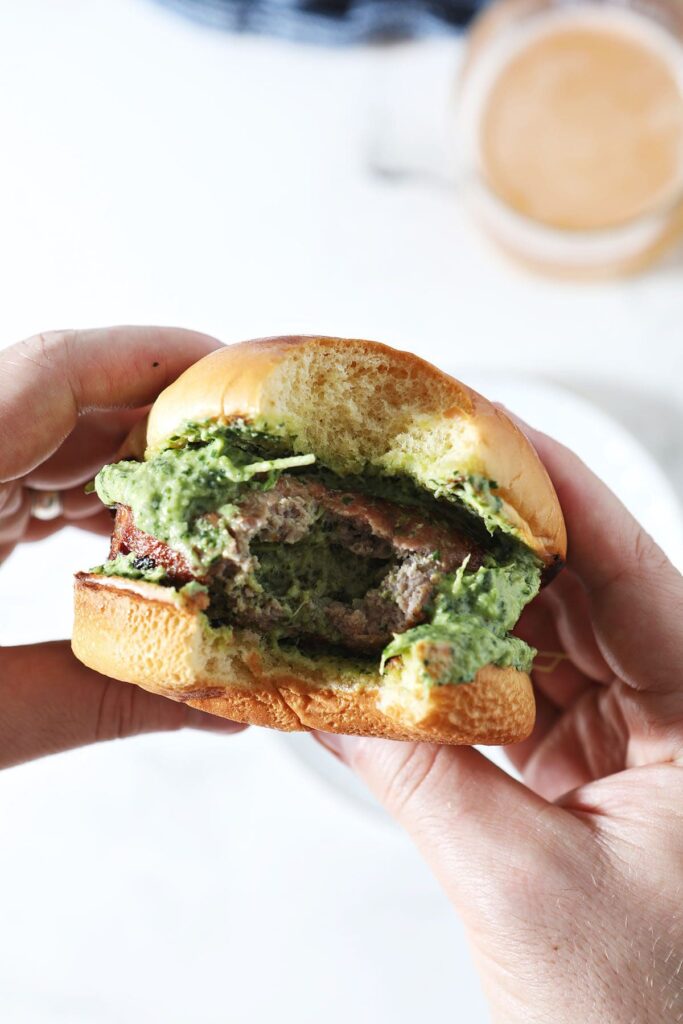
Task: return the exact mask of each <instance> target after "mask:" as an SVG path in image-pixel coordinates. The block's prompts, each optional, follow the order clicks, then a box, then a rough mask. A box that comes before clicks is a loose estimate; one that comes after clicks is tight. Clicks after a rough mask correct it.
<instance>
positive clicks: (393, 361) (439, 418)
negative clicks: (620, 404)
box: [147, 337, 567, 565]
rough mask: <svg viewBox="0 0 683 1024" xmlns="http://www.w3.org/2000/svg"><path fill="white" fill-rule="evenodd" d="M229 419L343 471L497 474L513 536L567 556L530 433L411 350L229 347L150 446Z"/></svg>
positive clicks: (178, 389)
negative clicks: (190, 426) (185, 429)
mask: <svg viewBox="0 0 683 1024" xmlns="http://www.w3.org/2000/svg"><path fill="white" fill-rule="evenodd" d="M236 417H243V418H245V419H247V420H250V421H253V422H256V423H260V424H262V425H265V426H271V427H275V426H276V425H277V424H280V425H281V426H282V425H284V426H285V427H286V428H288V432H289V433H290V434H291V435H293V436H294V437H295V438H296V448H297V450H301V451H304V450H305V451H313V452H314V453H315V454H316V455H317V456H318V457H319V458H320V459H321V460H322V461H323V462H328V463H329V464H332V465H335V464H336V465H344V466H346V467H347V468H348V469H349V471H353V470H354V469H355V470H359V469H361V468H362V465H363V463H364V462H365V461H369V462H371V463H373V464H374V465H376V466H380V467H381V466H386V465H387V464H388V462H387V460H388V459H391V460H392V462H391V465H392V466H393V467H394V468H396V467H397V465H399V466H400V468H401V469H402V470H403V471H405V472H408V473H409V474H411V475H414V476H416V475H417V476H418V477H419V471H420V467H421V466H423V467H426V468H425V469H424V473H425V476H429V477H430V479H437V480H440V481H443V482H444V483H447V482H448V481H450V480H452V478H453V475H454V474H457V473H461V474H471V473H476V474H478V475H481V476H483V477H486V478H487V479H490V480H495V481H496V484H497V488H496V490H495V494H496V496H498V497H499V498H500V499H502V502H503V505H502V514H503V515H504V516H505V518H506V519H507V520H508V521H509V522H511V523H512V525H513V526H514V527H515V529H516V532H517V534H518V536H519V537H520V539H521V540H523V541H524V543H526V544H527V545H528V546H529V547H530V548H531V549H532V550H533V551H535V552H536V554H537V555H538V556H539V558H541V559H542V561H543V562H544V563H545V564H546V565H552V564H553V563H558V562H559V563H561V562H562V561H564V559H565V557H566V546H567V535H566V530H565V525H564V519H563V516H562V511H561V509H560V506H559V502H558V500H557V495H556V494H555V490H554V488H553V485H552V483H551V481H550V479H549V477H548V474H547V473H546V471H545V468H544V466H543V464H542V463H541V461H540V459H539V457H538V455H537V454H536V451H535V450H534V448H533V447H532V445H531V443H530V442H529V441H528V439H527V438H526V437H525V436H524V434H523V433H522V432H521V431H520V430H519V429H518V428H517V426H516V425H515V424H514V423H512V421H511V420H510V419H509V418H508V417H507V416H506V415H505V413H504V412H502V411H501V410H500V409H498V408H497V407H496V406H494V405H492V404H491V402H489V401H488V400H487V399H486V398H483V397H482V396H481V395H480V394H478V393H477V392H476V391H473V390H472V389H471V388H468V387H467V386H466V385H465V384H461V383H460V382H459V381H457V380H455V379H454V378H453V377H450V376H449V375H448V374H446V373H444V372H442V371H441V370H439V369H437V368H436V367H434V366H432V365H431V364H430V363H427V362H425V361H424V360H423V359H420V358H419V357H418V356H415V355H413V354H412V353H410V352H400V351H397V350H396V349H393V348H389V347H388V346H386V345H380V344H379V343H377V342H371V341H362V340H357V339H344V338H325V337H285V338H264V339H258V340H256V341H245V342H242V343H240V344H238V345H230V346H228V347H226V348H223V349H219V350H218V351H216V352H213V353H212V354H211V355H209V356H206V357H205V358H204V359H201V360H200V361H199V362H198V363H195V364H194V366H191V367H190V368H189V369H188V370H186V371H185V373H184V374H182V376H181V377H179V378H178V380H177V381H176V382H175V383H174V384H172V385H171V386H170V387H168V388H167V389H166V390H165V391H164V392H163V393H162V394H161V395H160V396H159V398H158V399H157V401H156V402H155V404H154V407H153V408H152V411H151V414H150V418H149V424H148V433H147V443H148V446H149V447H150V448H154V447H156V446H157V445H159V444H161V443H163V442H164V441H165V440H166V439H167V438H168V437H169V436H171V435H172V434H173V433H174V432H175V431H177V430H179V429H181V428H182V425H183V424H184V423H185V422H187V421H195V422H200V421H202V420H212V419H215V420H227V421H229V420H231V419H235V418H236ZM397 460H399V461H398V462H397Z"/></svg>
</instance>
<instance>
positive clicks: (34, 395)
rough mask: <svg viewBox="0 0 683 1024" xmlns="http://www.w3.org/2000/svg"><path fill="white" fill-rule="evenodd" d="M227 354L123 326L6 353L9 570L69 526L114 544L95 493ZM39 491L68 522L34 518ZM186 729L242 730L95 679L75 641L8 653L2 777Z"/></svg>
mask: <svg viewBox="0 0 683 1024" xmlns="http://www.w3.org/2000/svg"><path fill="white" fill-rule="evenodd" d="M218 347H219V342H217V341H216V340H215V339H213V338H209V337H207V336H206V335H203V334H197V333H194V332H192V331H183V330H177V329H169V328H160V327H115V328H108V329H104V330H93V331H59V332H53V333H50V334H41V335H37V336H36V337H34V338H29V339H28V340H27V341H23V342H20V343H19V344H18V345H14V346H12V347H11V348H8V349H5V351H3V352H1V353H0V562H2V561H4V559H6V558H7V556H8V555H9V554H10V552H11V551H12V550H13V549H14V548H15V547H16V546H17V544H20V543H21V542H22V541H34V540H39V539H40V538H42V537H45V536H47V535H48V534H50V533H54V532H55V531H56V530H59V529H61V528H62V527H63V526H66V525H76V526H81V527H83V528H85V529H88V530H94V531H96V532H98V533H102V534H104V535H107V536H108V535H109V534H110V533H111V518H110V516H109V513H108V512H107V511H106V510H105V509H103V508H102V506H101V504H100V502H99V499H98V498H97V497H96V495H94V494H90V495H86V494H85V493H84V490H83V488H84V484H85V483H86V482H87V481H88V480H90V479H91V478H92V477H93V476H94V474H95V473H96V472H97V471H98V469H99V468H100V467H101V466H102V465H103V463H105V462H107V461H111V459H112V458H113V457H114V455H115V454H116V452H117V450H118V448H119V446H120V445H121V443H122V442H123V440H124V438H125V437H126V435H127V434H128V432H129V431H130V429H131V428H132V427H133V426H134V424H135V423H136V422H138V421H140V420H141V419H142V418H143V417H144V415H145V414H146V411H147V408H148V406H149V403H150V402H152V401H153V400H154V398H156V396H157V394H158V393H159V391H161V390H162V388H164V387H166V385H167V384H170V383H171V381H173V380H175V378H176V377H177V376H178V375H179V374H180V373H182V371H183V370H184V369H185V368H186V367H187V366H189V365H190V364H191V363H193V362H195V361H196V360H197V359H200V358H201V357H202V356H204V355H206V354H207V353H208V352H211V351H212V350H213V349H215V348H218ZM33 491H58V492H59V494H60V497H61V500H62V505H63V509H64V514H63V515H62V516H61V517H60V518H58V519H55V520H53V521H51V522H41V521H39V520H37V519H35V518H32V517H31V500H32V492H33ZM47 571H49V570H48V569H47V567H46V572H47ZM35 586H36V588H38V589H39V588H40V587H41V581H40V579H36V581H35ZM0 587H2V575H1V572H0ZM8 599H11V595H7V594H3V600H8ZM186 725H192V726H196V727H199V728H210V729H213V730H219V731H222V732H230V731H232V732H234V731H236V730H237V729H238V728H239V726H236V725H234V724H233V723H232V722H226V721H224V720H222V719H219V718H215V717H213V716H211V715H207V714H204V713H203V712H201V711H196V710H193V709H192V708H188V707H186V706H185V705H183V704H177V703H175V702H173V701H169V700H166V699H165V698H163V697H158V696H156V695H154V694H151V693H147V692H146V691H144V690H141V689H139V687H137V686H130V685H129V684H127V683H120V682H117V681H116V680H113V679H106V678H105V677H104V676H101V675H98V674H97V673H96V672H92V671H91V670H90V669H88V668H86V667H85V666H84V665H81V663H80V662H78V661H77V660H76V658H75V657H74V656H73V654H72V653H71V648H70V646H69V644H68V642H66V641H61V642H54V643H41V644H31V645H25V646H19V647H3V648H0V768H4V767H7V766H9V765H13V764H18V763H20V762H22V761H28V760H30V759H32V758H34V757H40V756H41V755H43V754H51V753H56V752H57V751H60V750H67V749H68V748H70V747H77V746H81V745H82V744H85V743H91V742H94V741H96V740H108V739H114V738H117V737H123V736H133V735H137V734H138V733H142V732H152V731H156V730H166V729H180V728H182V727H183V726H186Z"/></svg>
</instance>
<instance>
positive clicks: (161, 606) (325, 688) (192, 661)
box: [72, 573, 535, 744]
mask: <svg viewBox="0 0 683 1024" xmlns="http://www.w3.org/2000/svg"><path fill="white" fill-rule="evenodd" d="M75 599H76V616H75V624H74V635H73V641H72V645H73V650H74V653H75V655H76V657H77V658H79V659H80V660H81V661H82V662H83V663H84V664H86V665H89V666H90V668H93V669H95V670H96V671H98V672H102V673H103V674H104V675H108V676H112V677H113V678H114V679H121V680H123V681H125V682H130V683H136V684H137V685H138V686H142V687H144V688H145V689H147V690H151V691H152V692H155V693H160V694H162V695H163V696H165V697H171V698H172V699H173V700H178V701H183V702H185V703H187V704H189V705H191V706H192V707H196V708H200V709H201V710H202V711H208V712H210V713H211V714H214V715H221V716H223V717H225V718H230V719H232V720H233V721H237V722H247V723H250V724H253V725H264V726H269V727H271V728H275V729H282V730H285V731H288V732H291V731H307V730H309V729H321V730H324V731H326V732H337V733H351V734H355V735H365V736H382V737H385V738H388V739H397V740H423V741H424V740H426V741H430V742H435V743H448V744H470V743H481V744H502V743H516V742H518V741H520V740H522V739H524V738H525V737H526V736H528V734H529V733H530V731H531V729H532V727H533V723H534V714H535V707H534V697H533V692H532V688H531V682H530V680H529V677H528V676H527V675H525V674H524V673H523V672H518V671H516V670H515V669H512V668H496V667H495V666H493V665H488V666H486V667H484V668H482V669H480V670H479V672H478V673H477V676H476V678H475V679H474V681H473V682H471V683H461V684H455V685H448V686H434V687H429V688H427V687H423V688H422V690H421V692H416V691H415V690H414V688H413V689H411V690H409V691H406V688H405V685H404V681H403V680H402V679H401V677H400V676H398V675H395V676H394V678H393V679H392V678H387V677H380V676H379V674H377V673H372V674H367V673H366V674H363V673H361V672H359V671H356V672H355V674H354V672H353V671H352V670H346V671H342V672H340V671H339V669H338V668H337V669H335V667H334V666H333V665H332V664H331V663H326V662H325V661H324V659H320V660H316V661H315V662H313V661H308V660H304V659H297V660H296V662H294V661H292V662H289V663H287V662H286V661H285V660H284V657H280V658H279V659H277V660H276V659H275V658H274V657H273V655H272V654H270V653H269V651H268V650H267V648H265V647H262V646H261V645H260V644H259V642H258V638H257V637H255V636H254V635H253V634H251V633H247V632H246V631H238V630H235V631H232V632H231V631H228V630H213V629H211V627H210V626H209V625H208V623H207V621H206V619H205V617H204V615H203V614H202V612H201V610H200V607H199V606H200V604H201V600H200V599H199V600H192V599H191V598H184V597H183V595H182V594H176V592H175V591H173V590H170V589H169V588H166V587H160V586H157V585H156V584H153V583H146V582H142V581H140V582H138V581H132V580H126V579H122V578H120V577H104V576H96V575H89V574H85V573H81V574H79V575H78V576H77V578H76V587H75ZM406 692H407V693H408V696H407V697H406Z"/></svg>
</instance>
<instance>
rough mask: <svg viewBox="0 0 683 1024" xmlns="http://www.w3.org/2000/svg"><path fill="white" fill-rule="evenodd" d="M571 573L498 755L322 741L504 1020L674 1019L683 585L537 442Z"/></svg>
mask: <svg viewBox="0 0 683 1024" xmlns="http://www.w3.org/2000/svg"><path fill="white" fill-rule="evenodd" d="M528 434H529V436H530V437H531V440H532V441H533V443H534V444H535V446H536V448H537V449H538V452H539V454H540V455H541V457H542V459H543V460H544V462H545V464H546V466H547V468H548V471H549V472H550V475H551V477H552V479H553V482H554V484H555V487H556V489H557V493H558V496H559V498H560V502H561V505H562V508H563V510H564V513H565V517H566V520H567V526H568V531H569V565H568V569H567V570H566V571H565V572H564V573H562V574H561V575H560V576H559V577H558V579H557V580H556V581H555V582H554V583H553V584H552V585H551V586H550V587H549V588H548V589H547V590H544V591H543V592H542V593H541V595H540V596H539V598H538V599H537V600H536V601H535V602H534V603H533V604H532V605H531V606H530V607H529V608H528V609H527V610H526V611H525V614H524V616H523V618H522V621H521V623H520V628H519V632H520V635H522V636H523V637H524V638H525V639H527V640H529V642H531V643H532V644H533V645H534V646H536V647H537V648H539V650H541V651H558V650H560V651H562V650H563V651H565V652H566V653H567V655H568V656H569V657H568V659H567V660H564V661H561V662H560V663H559V664H558V665H557V667H556V668H555V670H554V671H552V672H549V673H541V672H534V674H533V675H534V684H535V689H536V697H537V703H538V719H537V723H536V727H535V729H534V732H533V734H532V736H531V737H530V739H528V740H526V741H525V742H523V743H520V744H518V745H517V746H514V747H510V748H508V753H509V756H510V759H511V761H512V763H513V764H514V765H515V766H516V767H517V768H518V769H519V771H520V772H521V774H522V776H523V779H524V785H522V784H521V783H518V782H516V781H515V780H513V779H512V778H510V777H509V776H507V775H506V774H505V773H504V772H502V771H501V770H500V769H498V768H497V767H495V766H494V765H493V764H492V763H491V762H489V761H488V760H486V759H485V758H484V757H483V756H482V755H481V754H479V753H478V752H477V751H476V750H473V749H463V748H452V747H434V746H428V745H416V744H406V743H392V742H390V741H385V740H370V739H359V738H357V737H344V736H327V735H324V736H321V737H320V738H321V740H322V741H323V742H324V743H325V745H326V746H328V747H330V748H332V749H333V750H334V751H335V752H336V753H337V754H338V756H339V757H341V758H342V760H344V761H345V762H346V763H347V764H348V765H350V766H351V767H352V768H353V769H354V770H355V771H356V772H357V773H358V774H359V775H360V776H361V778H363V779H364V780H365V781H366V782H367V783H368V785H369V786H370V788H371V789H372V790H373V791H374V792H375V794H376V795H377V796H378V797H379V799H380V800H381V801H382V802H383V803H384V804H385V806H386V807H387V808H388V810H389V811H390V812H391V813H392V814H393V815H394V816H395V817H396V818H397V819H398V820H399V821H400V822H401V823H402V824H403V825H404V826H405V827H406V829H407V830H408V831H409V832H410V833H411V835H412V837H413V839H414V840H415V842H416V843H417V844H418V846H419V847H420V849H421V851H422V852H423V854H424V856H425V857H426V859H427V860H428V862H429V863H430V865H431V867H432V868H433V870H434V872H435V873H436V875H437V876H438V878H439V879H440V881H441V883H442V885H443V886H444V889H445V890H446V892H447V894H448V896H449V897H450V899H451V901H452V902H453V905H454V906H455V908H456V910H457V911H458V912H459V914H460V915H461V916H462V918H463V921H464V923H465V926H466V928H467V931H468V935H469V938H470V941H471V944H472V947H473V950H474V954H475V959H476V961H477V963H478V966H479V968H480V971H481V975H482V979H483V982H484V986H485V990H486V992H487V995H488V998H489V1001H490V1004H491V1007H492V1011H493V1016H494V1019H495V1020H496V1021H500V1022H501V1024H502V1022H504V1024H515V1022H520V1024H521V1022H524V1024H532V1022H543V1024H547V1022H550V1021H552V1022H553V1024H565V1022H572V1024H577V1022H581V1024H592V1022H596V1024H597V1022H600V1024H607V1022H609V1024H649V1022H652V1024H664V1022H669V1021H670V1022H674V1021H682V1020H683V905H682V904H681V883H682V882H683V769H682V764H683V677H682V671H683V579H682V578H681V576H680V574H679V573H678V572H677V571H676V570H675V569H674V568H673V566H672V565H671V564H670V563H669V562H668V560H667V559H666V557H665V556H664V554H663V553H662V551H661V550H660V549H659V548H658V547H657V546H656V545H655V543H654V542H653V541H652V540H651V538H650V537H649V536H648V535H647V534H646V533H645V532H644V531H643V530H642V529H641V528H640V526H639V525H638V523H636V521H635V520H634V519H633V518H632V517H631V515H630V514H629V513H628V512H627V511H626V509H624V507H623V506H622V505H621V504H620V502H619V501H618V500H617V499H616V498H615V497H614V495H613V494H612V493H611V492H610V491H609V490H607V488H606V487H605V486H604V485H603V484H602V483H600V481H599V480H598V479H597V478H596V477H595V476H594V475H593V474H592V473H591V472H590V471H589V470H588V469H587V468H586V467H585V466H584V465H583V464H582V463H581V462H580V460H579V459H578V458H576V456H574V455H573V454H572V453H571V452H569V451H567V449H565V448H563V447H562V446H560V445H559V444H556V443H555V442H553V441H551V440H550V439H549V438H547V437H544V436H543V435H541V434H538V433H536V432H535V431H531V430H528Z"/></svg>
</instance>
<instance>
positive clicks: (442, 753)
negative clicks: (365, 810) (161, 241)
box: [381, 743, 448, 815]
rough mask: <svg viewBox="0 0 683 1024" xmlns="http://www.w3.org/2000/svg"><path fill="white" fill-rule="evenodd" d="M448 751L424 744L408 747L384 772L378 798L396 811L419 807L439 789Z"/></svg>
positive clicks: (398, 812) (445, 767)
mask: <svg viewBox="0 0 683 1024" xmlns="http://www.w3.org/2000/svg"><path fill="white" fill-rule="evenodd" d="M447 761H448V750H447V748H445V747H437V746H433V745H430V744H426V743H415V744H411V745H409V746H408V748H407V750H406V751H405V753H404V754H403V756H402V757H401V759H400V761H399V762H398V764H395V765H394V770H393V771H392V772H391V773H390V774H389V775H388V777H387V779H386V782H385V787H384V793H383V794H381V799H383V802H384V803H386V804H387V805H388V806H390V807H391V808H392V810H393V811H394V812H395V813H397V814H399V815H400V814H405V813H407V812H409V810H410V809H411V808H413V807H416V806H420V805H421V804H423V803H424V802H425V801H426V800H428V799H429V798H430V795H431V794H432V793H433V792H434V791H435V790H437V791H438V789H439V788H440V785H441V783H442V782H443V781H444V778H445V776H446V773H447V770H448V766H447Z"/></svg>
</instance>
